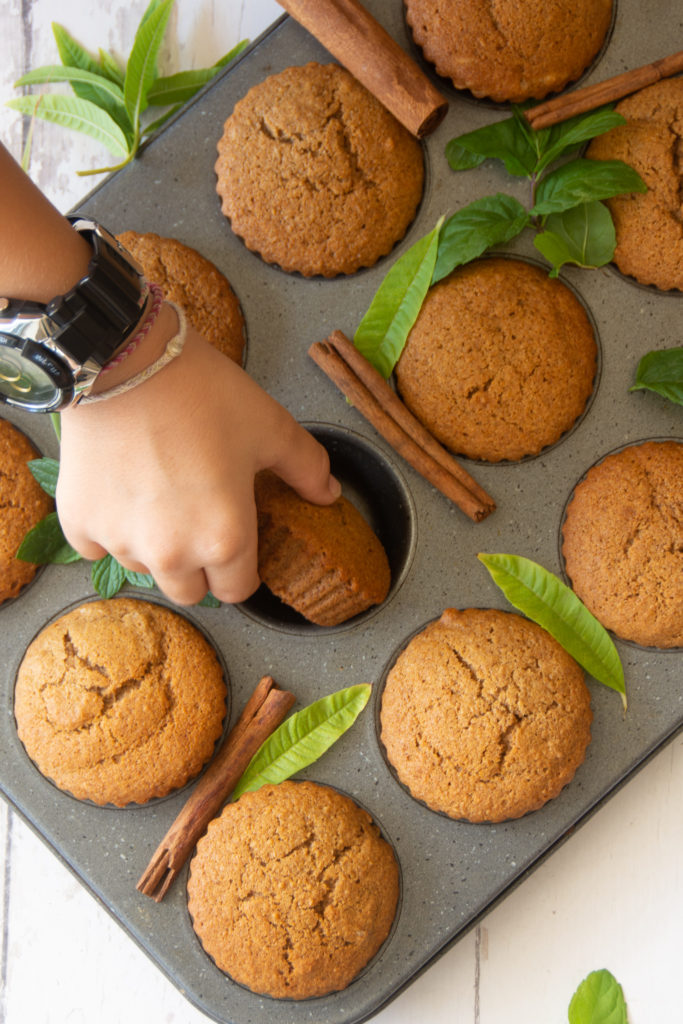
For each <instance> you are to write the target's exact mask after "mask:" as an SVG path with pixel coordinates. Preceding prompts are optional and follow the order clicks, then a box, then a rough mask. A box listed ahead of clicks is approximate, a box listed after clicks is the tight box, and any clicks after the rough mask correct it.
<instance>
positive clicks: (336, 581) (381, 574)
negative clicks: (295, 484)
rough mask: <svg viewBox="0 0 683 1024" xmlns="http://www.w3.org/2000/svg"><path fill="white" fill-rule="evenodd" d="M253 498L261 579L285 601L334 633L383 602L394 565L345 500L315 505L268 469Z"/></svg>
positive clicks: (364, 520)
mask: <svg viewBox="0 0 683 1024" xmlns="http://www.w3.org/2000/svg"><path fill="white" fill-rule="evenodd" d="M255 496H256V510H257V513H258V572H259V576H260V577H261V579H262V580H263V582H264V583H265V584H266V586H267V587H268V588H269V590H271V591H272V592H273V593H274V594H275V595H276V596H277V597H279V598H280V600H281V601H284V602H285V604H288V605H290V606H291V607H292V608H294V609H296V611H298V612H299V614H301V615H303V616H304V618H306V619H308V620H309V622H314V623H316V625H319V626H337V625H339V624H340V623H342V622H346V620H347V619H350V618H352V617H353V616H355V615H359V614H360V613H361V612H364V611H367V609H368V608H371V607H372V606H373V605H377V604H381V603H382V601H384V599H385V598H386V596H387V594H388V592H389V586H390V584H391V570H390V568H389V560H388V558H387V555H386V552H385V550H384V547H383V546H382V543H381V542H380V540H379V538H378V537H377V535H376V534H375V533H374V531H373V529H372V527H371V526H370V524H369V523H368V522H367V520H366V519H365V518H364V517H363V516H362V515H361V513H360V512H359V511H358V509H357V508H356V507H355V505H353V504H352V503H351V502H350V501H349V500H348V499H347V498H345V497H344V496H343V495H341V496H340V497H339V498H337V500H336V501H334V502H333V503H332V504H331V505H314V504H312V503H311V502H309V501H305V500H304V499H303V498H301V497H299V495H298V494H297V493H296V491H295V490H293V489H292V488H291V487H289V486H288V484H286V483H284V481H283V480H281V479H280V477H279V476H276V474H275V473H271V472H270V471H269V470H264V471H263V472H261V473H259V474H258V475H257V477H256V481H255Z"/></svg>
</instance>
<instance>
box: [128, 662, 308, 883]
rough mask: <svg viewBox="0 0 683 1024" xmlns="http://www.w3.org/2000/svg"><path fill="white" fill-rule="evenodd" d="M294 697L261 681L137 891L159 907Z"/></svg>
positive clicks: (266, 680) (270, 680) (267, 679)
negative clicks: (208, 826) (200, 839)
mask: <svg viewBox="0 0 683 1024" xmlns="http://www.w3.org/2000/svg"><path fill="white" fill-rule="evenodd" d="M295 700H296V698H295V696H294V694H292V693H289V692H288V691H287V690H281V689H280V688H279V687H278V686H277V684H276V683H275V681H274V680H273V678H272V676H264V677H263V678H262V679H261V680H260V681H259V683H258V685H257V687H256V689H255V690H254V692H253V694H252V695H251V697H250V698H249V700H248V701H247V703H246V705H245V708H244V711H243V712H242V714H241V715H240V718H239V720H238V721H237V723H236V724H235V726H234V727H233V729H232V730H231V732H230V733H229V734H228V736H227V737H226V739H225V740H224V741H223V744H222V746H221V748H220V750H219V751H218V753H217V754H216V757H215V759H214V760H213V762H212V763H211V765H210V766H209V768H208V770H207V771H206V773H205V774H204V776H203V777H202V778H201V779H200V781H199V782H198V784H197V786H196V787H195V789H194V790H193V791H192V793H191V794H190V796H189V798H188V800H187V802H186V803H185V804H184V806H183V807H182V809H181V811H180V813H179V814H178V816H177V818H176V819H175V821H174V822H173V824H172V825H171V827H170V828H169V830H168V831H167V833H166V835H165V836H164V838H163V839H162V840H161V842H160V844H159V846H158V847H157V849H156V850H155V852H154V854H153V855H152V858H151V860H150V862H149V864H148V865H147V868H146V870H145V871H144V873H143V874H142V876H141V878H140V880H139V882H138V884H137V886H136V888H137V889H138V891H139V892H141V893H143V894H144V895H145V896H151V897H152V899H154V900H155V901H156V902H157V903H159V902H160V901H161V900H162V899H163V898H164V896H165V894H166V893H167V892H168V889H169V887H170V885H171V883H172V882H173V880H174V879H175V878H176V877H177V875H178V874H179V872H180V870H181V869H182V867H183V865H184V864H185V861H186V860H187V858H188V857H189V855H190V853H191V852H192V850H193V849H194V847H195V845H196V843H197V840H198V839H199V837H200V836H201V835H202V833H203V832H204V830H205V828H206V826H207V825H208V823H209V822H210V821H211V819H212V818H214V817H215V816H216V814H217V813H218V811H219V810H220V808H221V806H222V805H223V803H224V802H225V800H226V799H227V797H228V796H229V795H230V793H231V792H232V791H233V789H234V788H235V786H236V784H237V782H238V781H239V779H240V777H241V775H242V773H243V772H244V769H245V768H246V767H247V765H248V764H249V762H250V761H251V759H252V757H253V756H254V754H255V753H256V751H257V750H258V748H259V747H260V746H261V744H262V743H263V742H264V740H266V739H267V738H268V736H270V734H271V733H272V732H274V730H275V729H276V728H277V727H278V725H280V723H281V722H282V721H284V718H285V716H286V715H287V712H288V711H289V710H290V708H291V707H292V705H293V704H294V702H295Z"/></svg>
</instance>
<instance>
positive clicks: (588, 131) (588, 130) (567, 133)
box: [535, 106, 626, 174]
mask: <svg viewBox="0 0 683 1024" xmlns="http://www.w3.org/2000/svg"><path fill="white" fill-rule="evenodd" d="M620 124H626V118H625V117H622V115H621V114H617V113H616V112H615V111H614V110H612V108H611V107H609V106H608V107H600V109H599V110H593V111H591V112H590V113H589V114H577V116H576V117H571V118H569V120H567V121H563V122H562V123H561V124H556V125H553V127H552V128H550V129H548V138H547V143H546V145H545V146H544V147H543V149H542V151H541V152H542V155H541V158H540V160H539V162H538V164H537V165H536V167H535V172H536V174H541V173H542V172H543V171H544V170H545V168H546V167H548V166H549V165H550V164H551V163H553V161H555V160H557V159H558V158H559V157H561V156H563V155H564V154H565V153H567V152H568V151H569V150H570V149H575V148H576V147H577V146H580V145H581V143H582V142H587V141H588V140H589V139H594V138H595V137H596V135H602V134H603V133H604V132H608V131H610V130H611V129H612V128H616V127H618V125H620ZM539 134H540V132H539Z"/></svg>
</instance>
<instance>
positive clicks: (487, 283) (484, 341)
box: [396, 257, 597, 462]
mask: <svg viewBox="0 0 683 1024" xmlns="http://www.w3.org/2000/svg"><path fill="white" fill-rule="evenodd" d="M596 353H597V346H596V342H595V337H594V334H593V329H592V327H591V324H590V321H589V319H588V316H587V315H586V312H585V310H584V308H583V306H582V305H581V303H580V302H579V300H578V299H577V298H576V296H575V295H574V294H573V292H572V291H570V289H569V288H567V286H566V285H564V284H562V282H560V281H558V280H554V279H552V278H550V277H549V276H548V274H547V272H546V271H545V270H544V269H542V268H541V267H539V266H536V265H533V264H530V263H527V262H525V261H524V260H516V259H504V258H500V257H492V258H489V259H482V260H478V261H475V262H474V263H470V264H468V265H466V266H464V267H460V268H459V269H457V270H455V271H454V272H453V273H452V274H450V275H449V276H448V277H447V278H445V279H444V280H443V281H440V282H439V283H438V284H436V285H434V287H433V288H431V289H430V291H429V292H428V294H427V298H426V300H425V302H424V304H423V306H422V309H421V310H420V313H419V316H418V318H417V320H416V322H415V325H414V326H413V329H412V331H411V332H410V335H409V336H408V341H407V343H406V346H405V348H404V350H403V353H402V355H401V358H400V359H399V361H398V363H397V365H396V384H397V387H398V390H399V392H400V394H401V398H402V399H403V401H404V402H405V404H406V405H407V406H408V407H409V408H410V409H411V410H412V411H413V413H414V414H415V415H416V416H417V418H418V419H419V420H421V422H422V423H423V424H424V425H425V426H426V427H427V429H428V430H429V431H431V433H432V434H434V436H435V437H437V438H438V439H439V440H440V441H441V442H442V444H444V445H445V446H446V447H447V448H450V449H451V450H452V451H453V452H456V453H458V454H461V455H467V456H469V457H470V458H473V459H486V460H487V461H490V462H496V461H499V460H501V459H520V458H522V457H523V456H525V455H536V454H538V452H540V451H541V449H542V448H544V447H546V446H547V445H549V444H553V443H554V442H555V441H557V440H558V438H559V437H560V436H561V435H562V434H563V433H564V432H565V431H566V430H568V429H569V428H570V427H571V426H572V425H573V424H574V423H575V422H576V420H577V418H578V417H579V416H580V415H581V413H582V412H583V410H584V408H585V405H586V401H587V400H588V397H589V396H590V394H591V392H592V389H593V380H594V377H595V371H596Z"/></svg>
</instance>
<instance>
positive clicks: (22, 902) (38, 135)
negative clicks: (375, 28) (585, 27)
mask: <svg viewBox="0 0 683 1024" xmlns="http://www.w3.org/2000/svg"><path fill="white" fill-rule="evenodd" d="M387 2H388V0H387ZM392 2H393V0H392ZM395 2H399V0H395ZM144 7H145V2H144V0H129V2H126V3H124V2H123V0H114V2H113V3H109V4H106V5H84V4H83V3H81V2H76V0H33V2H32V3H30V4H29V3H26V2H24V3H23V4H22V3H21V2H20V0H0V138H2V140H3V141H4V143H5V144H6V145H8V146H9V148H10V149H11V150H12V152H13V153H14V154H15V156H17V157H19V156H20V155H21V149H22V136H23V127H22V125H21V122H20V119H19V118H18V117H17V115H16V114H14V112H12V111H10V110H8V109H7V108H6V107H5V106H4V105H2V104H4V100H5V99H7V98H9V97H10V96H12V95H14V94H15V93H14V91H13V89H12V83H13V82H14V80H15V79H16V78H17V76H18V75H19V74H20V73H21V72H22V70H23V69H24V68H27V67H36V66H38V65H40V64H46V63H51V62H54V61H55V60H56V51H55V49H54V44H53V42H52V34H51V29H50V24H51V22H52V21H58V22H59V23H61V24H63V25H64V26H65V27H67V28H68V29H69V30H70V31H71V32H72V33H73V34H74V35H75V36H76V37H77V38H78V39H79V41H81V42H82V43H83V44H84V45H85V46H87V47H92V48H96V47H97V46H99V45H105V46H107V47H109V48H110V49H112V50H113V51H114V52H117V53H119V54H122V53H125V52H127V51H128V50H129V48H130V45H131V42H132V35H133V32H134V29H135V26H136V25H137V23H138V20H139V17H140V14H141V12H142V10H143V9H144ZM22 11H23V12H24V13H23V15H22ZM280 14H281V9H280V7H279V5H278V4H277V3H276V2H275V0H193V2H190V0H177V4H176V8H175V10H174V16H173V18H174V20H173V24H172V30H171V31H170V32H169V39H170V42H169V44H168V46H167V50H166V52H165V54H164V62H165V64H164V67H166V68H169V69H171V68H172V69H173V70H177V69H178V68H180V67H182V68H186V67H199V66H205V65H207V64H210V63H211V62H212V61H214V60H215V59H217V57H219V56H220V55H221V54H222V53H224V52H225V51H227V50H228V49H230V47H231V46H232V45H234V43H235V42H237V41H238V40H239V39H241V38H243V37H245V36H248V37H251V38H254V37H255V36H256V35H257V34H258V33H259V32H260V31H261V30H262V29H264V28H265V27H267V25H268V24H270V23H271V22H272V21H273V20H275V19H276V18H277V17H279V16H280ZM33 154H34V155H33V162H32V164H31V174H32V176H33V177H34V180H36V181H37V182H38V184H39V185H40V186H41V188H42V189H43V190H44V191H45V192H46V194H47V195H48V196H49V197H50V199H52V201H53V202H54V203H55V205H56V206H58V208H59V209H61V210H62V211H63V212H66V211H67V210H69V209H71V208H72V207H73V206H74V205H76V203H77V202H78V199H79V198H80V197H81V196H83V195H84V194H85V193H86V192H87V191H89V189H90V188H91V187H93V186H94V184H95V183H96V181H97V179H92V178H78V177H77V176H76V174H75V171H76V170H77V169H79V168H83V167H96V166H100V165H101V164H102V162H103V161H106V160H107V159H108V155H107V154H106V152H102V150H100V149H99V148H98V146H97V145H96V144H95V143H93V142H90V141H89V140H87V139H80V137H77V136H75V135H72V134H67V133H66V132H63V131H60V130H58V129H55V128H52V127H49V126H42V125H40V124H39V125H37V126H36V132H35V137H34V147H33ZM0 186H1V183H0ZM615 709H616V702H615ZM615 713H618V711H617V710H615ZM682 807H683V737H679V738H678V739H677V740H676V741H674V743H673V744H671V745H670V746H669V747H668V748H666V749H665V750H664V751H663V752H661V753H660V754H659V755H658V756H657V757H656V758H655V759H654V760H653V761H652V762H651V763H650V764H649V765H648V766H647V767H646V768H645V769H643V771H642V772H641V773H640V774H639V775H638V776H637V777H636V778H635V779H633V780H632V781H631V782H630V783H629V784H628V785H627V786H626V787H625V788H624V789H623V790H622V791H621V792H619V793H618V794H617V795H616V796H615V797H614V798H613V799H612V800H611V801H610V802H609V803H608V804H607V805H606V806H605V807H604V808H602V809H601V810H600V811H599V812H598V813H597V814H596V815H595V817H594V818H593V819H592V820H591V821H590V822H589V823H588V824H586V825H585V826H584V827H583V828H582V829H580V830H579V831H578V832H577V833H576V834H575V835H574V836H572V837H571V838H570V839H569V840H568V841H567V842H566V843H565V845H564V846H563V847H562V848H561V849H560V850H559V851H557V852H556V853H555V854H554V855H553V856H552V857H551V858H550V859H549V860H548V861H546V863H545V864H544V865H542V866H541V867H540V868H539V869H538V870H537V871H536V872H535V873H534V874H533V875H532V876H531V877H530V878H529V879H527V880H526V881H525V882H524V883H523V884H522V885H521V886H519V887H518V888H517V889H516V890H515V891H514V892H513V893H512V894H510V895H509V896H508V897H507V898H506V899H505V900H504V901H503V902H502V903H501V904H500V905H499V906H498V907H497V908H496V909H495V910H493V911H492V912H491V913H490V914H489V915H488V916H487V917H486V919H485V920H484V921H483V922H482V924H481V925H480V926H479V928H477V929H476V930H475V931H473V932H471V933H470V934H468V935H467V936H466V937H465V938H464V939H462V940H461V941H460V942H459V943H457V944H456V945H455V946H454V947H453V948H452V949H451V950H450V951H448V952H447V953H446V954H445V955H444V956H443V957H442V958H441V959H440V960H439V961H438V962H437V963H436V964H434V965H433V966H432V967H431V968H430V969H429V970H428V971H426V972H425V974H423V975H422V976H421V977H420V978H419V979H418V980H417V981H416V982H415V983H414V984H413V985H412V986H411V987H410V988H409V989H407V990H406V991H405V992H404V993H403V994H402V995H401V996H399V997H398V998H397V999H396V1000H394V1002H392V1003H391V1004H390V1005H389V1006H388V1007H387V1008H385V1009H384V1010H383V1011H382V1012H380V1013H379V1014H378V1015H377V1016H376V1018H375V1020H376V1021H377V1022H378V1024H456V1022H457V1024H563V1022H566V1020H567V1005H568V1002H569V999H570V997H571V994H572V992H573V990H574V988H575V986H576V985H577V984H578V982H579V981H580V980H581V979H582V978H583V977H584V976H585V975H586V974H587V973H588V972H589V971H591V970H593V969H595V968H598V967H602V966H606V967H609V968H610V969H611V970H612V971H613V972H614V973H615V974H616V975H617V977H618V978H619V980H620V981H621V983H622V985H623V987H624V990H625V994H626V997H627V1000H628V1003H629V1008H630V1017H629V1020H630V1024H680V1022H683V1008H682V1003H681V999H680V995H679V987H680V986H679V974H680V957H681V949H682V948H683V942H682V941H681V940H682V931H683V927H682V925H681V921H682V920H683V870H682V868H681V854H680V851H681V850H682V849H683V814H682V813H681V808H682ZM0 892H1V893H2V898H0V913H1V914H2V920H1V921H0V927H1V929H2V931H1V932H0V934H1V935H2V941H1V943H0V971H1V974H0V983H1V984H2V990H1V992H0V1022H3V1024H85V1022H88V1024H90V1022H97V1024H122V1022H123V1021H126V1022H127V1024H200V1022H202V1021H205V1020H206V1019H207V1018H206V1017H205V1015H204V1014H202V1013H200V1012H199V1011H197V1010H196V1009H194V1008H193V1007H192V1006H190V1004H189V1003H188V1002H187V1000H186V999H185V997H184V996H183V995H182V994H181V993H179V992H178V991H177V990H176V989H175V988H174V987H173V986H172V985H171V984H170V982H168V981H167V980H166V978H165V977H164V976H163V975H162V974H161V972H160V971H159V970H158V969H157V968H156V967H155V966H154V965H153V964H152V963H151V962H150V961H149V960H148V959H147V957H146V956H145V954H144V953H142V952H141V951H140V950H139V949H138V948H137V947H136V946H135V945H134V944H133V943H132V942H131V941H130V940H129V939H128V937H127V936H126V935H125V934H124V933H123V931H122V930H121V929H120V928H119V926H118V925H117V924H116V923H115V922H114V921H113V920H112V919H111V917H110V916H109V915H108V913H107V912H106V911H105V910H103V909H102V908H101V907H100V906H99V905H98V904H97V903H96V902H95V900H94V899H92V897H91V896H90V895H89V894H88V893H87V892H86V891H85V890H84V888H83V887H82V886H81V885H80V883H79V882H78V881H77V880H76V879H75V878H74V877H73V876H72V875H71V873H70V872H69V871H68V870H67V869H66V868H65V867H64V866H63V865H62V864H61V863H60V862H59V861H58V860H57V858H56V857H55V856H54V855H53V854H52V853H51V852H50V851H49V850H48V849H47V848H46V847H45V845H44V844H43V843H42V841H40V840H39V839H38V838H37V837H36V836H35V835H34V834H33V833H32V832H31V831H30V830H29V829H28V828H27V827H26V826H25V825H24V824H23V823H22V822H21V821H20V820H19V819H18V818H17V816H16V815H15V814H13V813H11V812H9V811H8V810H7V809H6V808H5V807H4V805H0ZM314 1016H315V1015H314V1010H313V1009H312V1008H311V1007H310V1006H306V1008H305V1009H303V1008H302V1013H301V1021H302V1024H303V1022H304V1021H310V1020H314Z"/></svg>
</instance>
